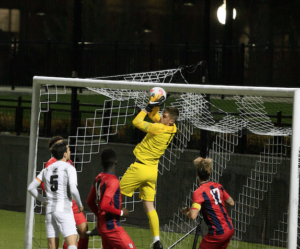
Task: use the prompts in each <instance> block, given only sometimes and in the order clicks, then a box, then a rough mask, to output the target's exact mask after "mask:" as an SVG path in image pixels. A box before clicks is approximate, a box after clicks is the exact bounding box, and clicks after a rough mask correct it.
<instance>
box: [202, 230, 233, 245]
mask: <svg viewBox="0 0 300 249" xmlns="http://www.w3.org/2000/svg"><path fill="white" fill-rule="evenodd" d="M233 233H234V228H232V229H231V230H228V231H226V232H225V233H224V234H221V235H210V234H209V233H208V234H206V235H205V237H204V238H203V239H202V241H201V244H200V246H199V249H225V248H227V246H228V244H229V242H230V239H231V237H232V235H233Z"/></svg>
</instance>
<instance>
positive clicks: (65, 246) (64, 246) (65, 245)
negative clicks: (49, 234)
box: [63, 241, 68, 249]
mask: <svg viewBox="0 0 300 249" xmlns="http://www.w3.org/2000/svg"><path fill="white" fill-rule="evenodd" d="M63 249H68V246H67V243H66V241H65V242H64V244H63Z"/></svg>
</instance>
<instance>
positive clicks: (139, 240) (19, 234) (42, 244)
mask: <svg viewBox="0 0 300 249" xmlns="http://www.w3.org/2000/svg"><path fill="white" fill-rule="evenodd" d="M44 221H45V216H44V215H35V232H34V237H35V241H36V242H34V241H33V248H46V246H47V239H46V231H45V223H44ZM88 226H89V230H92V229H93V228H94V226H95V223H89V224H88ZM124 229H125V230H126V231H127V233H128V234H129V236H130V237H131V238H132V240H133V241H134V243H135V245H136V248H137V249H149V248H150V244H151V243H152V236H151V232H150V231H149V229H141V228H135V227H124ZM0 230H1V233H0V248H1V249H22V248H24V236H25V213H21V212H13V211H5V210H0ZM162 233H163V232H162ZM162 233H161V236H162V237H165V236H163V234H162ZM176 235H178V234H174V236H173V235H172V236H171V237H172V238H170V239H169V241H168V242H169V243H168V244H169V245H171V244H172V243H174V242H175V241H176V240H178V238H180V237H181V236H180V235H179V236H176ZM201 239H202V237H201V236H199V240H198V244H197V248H198V247H199V244H200V242H201ZM193 241H194V235H189V236H188V237H187V238H186V239H184V240H183V241H182V242H181V243H180V247H179V246H176V247H174V248H183V249H192V245H193ZM62 242H63V240H62V238H60V247H59V248H62ZM234 244H235V245H234V246H233V245H232V246H231V245H229V246H228V249H233V248H242V249H280V248H281V247H272V246H268V245H262V244H253V243H245V242H234ZM89 248H102V247H101V238H100V237H98V236H95V237H93V238H91V239H90V242H89ZM164 248H165V249H167V247H166V246H165V247H164ZM282 249H283V248H282Z"/></svg>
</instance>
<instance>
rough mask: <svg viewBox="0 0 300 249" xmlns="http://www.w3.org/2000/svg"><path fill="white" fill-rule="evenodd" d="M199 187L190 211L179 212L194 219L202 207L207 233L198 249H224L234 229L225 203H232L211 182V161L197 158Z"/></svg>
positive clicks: (224, 193)
mask: <svg viewBox="0 0 300 249" xmlns="http://www.w3.org/2000/svg"><path fill="white" fill-rule="evenodd" d="M194 165H195V167H196V171H197V177H198V179H199V183H200V187H199V188H198V189H197V190H196V191H194V194H193V205H192V207H191V209H189V208H183V209H182V210H181V212H182V213H183V214H184V215H186V216H187V217H189V218H190V219H193V220H194V219H196V218H197V215H198V213H199V211H200V209H201V207H202V214H203V219H204V221H205V223H206V224H207V226H208V233H207V235H206V236H205V237H204V238H203V239H202V241H201V244H200V246H199V248H200V249H225V248H227V246H228V244H229V241H230V239H231V237H232V235H233V232H234V228H233V225H232V222H231V219H230V217H229V215H228V214H227V210H226V208H225V203H227V204H229V205H231V206H233V205H234V201H233V199H232V198H231V197H230V195H229V194H227V192H226V191H225V189H224V187H223V186H222V185H221V184H219V183H215V182H212V181H209V177H210V175H211V172H212V160H211V159H204V158H201V157H198V158H196V159H195V160H194Z"/></svg>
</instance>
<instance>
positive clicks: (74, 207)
mask: <svg viewBox="0 0 300 249" xmlns="http://www.w3.org/2000/svg"><path fill="white" fill-rule="evenodd" d="M72 210H73V214H74V218H75V223H76V226H79V225H80V224H82V223H85V222H86V218H85V216H84V214H83V213H82V212H80V213H77V211H78V210H79V209H78V206H77V204H76V202H75V201H74V199H73V205H72Z"/></svg>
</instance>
